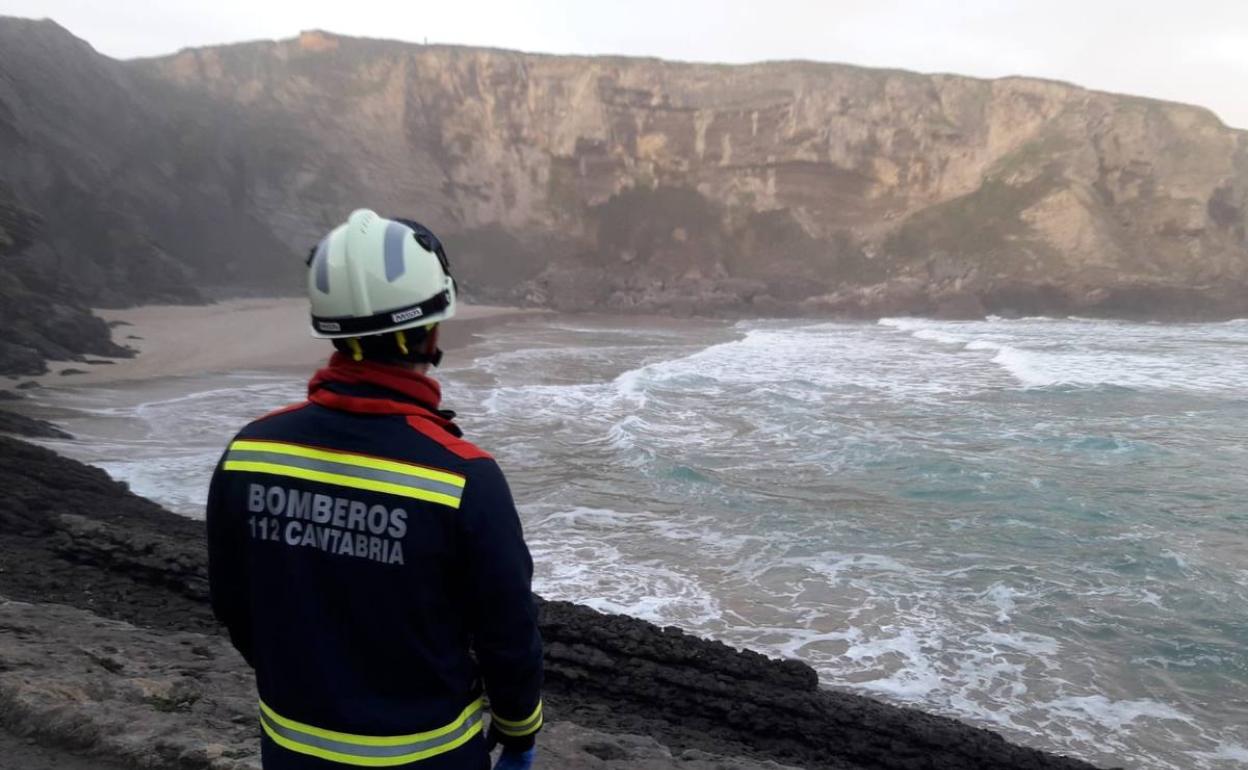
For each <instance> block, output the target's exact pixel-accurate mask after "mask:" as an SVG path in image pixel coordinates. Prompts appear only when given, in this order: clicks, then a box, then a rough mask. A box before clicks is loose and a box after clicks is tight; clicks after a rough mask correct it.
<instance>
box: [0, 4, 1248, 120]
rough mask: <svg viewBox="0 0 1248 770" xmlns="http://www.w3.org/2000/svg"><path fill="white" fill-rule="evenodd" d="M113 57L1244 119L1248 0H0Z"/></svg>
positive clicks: (5, 9) (7, 9) (7, 10)
mask: <svg viewBox="0 0 1248 770" xmlns="http://www.w3.org/2000/svg"><path fill="white" fill-rule="evenodd" d="M0 14H6V15H15V16H31V17H51V18H53V19H55V20H56V21H57V22H59V23H60V24H62V25H63V26H65V27H67V28H69V30H70V31H72V32H73V33H74V34H76V35H78V36H79V37H82V38H85V39H86V40H87V41H88V42H90V43H91V44H92V45H93V46H95V48H96V49H97V50H99V51H101V52H103V53H106V54H108V55H110V56H115V57H119V58H127V57H134V56H152V55H157V54H164V53H170V52H173V51H176V50H178V49H180V48H184V47H187V46H200V45H213V44H217V43H228V42H237V41H241V40H254V39H257V38H282V37H291V36H292V35H295V34H297V33H298V32H299V31H300V30H304V29H327V30H330V31H333V32H340V33H343V34H348V35H363V36H369V37H387V38H397V39H402V40H411V41H415V42H422V41H424V40H426V39H427V40H428V41H429V42H431V43H433V42H437V43H461V44H464V45H488V46H496V47H501V48H516V49H521V50H525V51H540V52H547V53H580V54H603V53H615V54H630V55H639V56H661V57H664V58H669V59H685V60H693V61H717V62H748V61H761V60H768V59H813V60H817V61H834V62H848V63H851V64H862V65H868V66H879V67H897V68H902V69H911V70H918V71H921V72H954V73H959V74H966V75H978V76H982V77H997V76H1001V75H1031V76H1036V77H1048V78H1057V79H1060V80H1068V81H1072V82H1075V83H1078V84H1080V85H1085V86H1089V87H1092V88H1100V89H1105V90H1109V91H1119V92H1124V93H1132V94H1141V95H1145V96H1155V97H1159V98H1163V99H1173V100H1176V101H1183V102H1190V103H1194V104H1201V105H1204V106H1206V107H1210V108H1212V109H1213V110H1214V111H1215V112H1217V113H1218V115H1219V116H1221V117H1222V119H1223V120H1224V121H1226V122H1227V123H1229V124H1231V125H1234V126H1237V127H1240V128H1248V0H1184V1H1183V2H1179V1H1178V0H1133V1H1130V2H1128V1H1126V0H1075V1H1072V0H1031V1H1025V0H1013V1H1012V2H1011V1H1010V0H825V1H824V2H818V1H817V0H752V1H751V0H720V2H713V1H712V0H627V1H624V2H621V1H619V0H531V1H530V2H524V0H520V1H516V0H502V1H501V2H471V1H470V0H437V1H436V2H421V1H420V0H416V1H411V0H409V1H408V2H380V1H379V0H340V1H339V2H322V1H321V0H295V1H292V0H271V1H266V0H111V2H101V1H100V0H0Z"/></svg>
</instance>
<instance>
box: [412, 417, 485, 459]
mask: <svg viewBox="0 0 1248 770" xmlns="http://www.w3.org/2000/svg"><path fill="white" fill-rule="evenodd" d="M407 426H408V427H409V428H411V429H412V430H414V431H416V432H417V433H419V434H421V435H422V436H424V437H425V438H428V439H430V440H432V441H433V442H434V443H436V444H438V446H440V447H442V448H443V449H445V450H446V451H447V452H449V453H450V454H451V455H454V456H455V457H456V458H458V459H459V460H460V461H462V462H463V463H465V467H472V466H473V465H480V464H493V462H494V458H493V457H491V456H490V453H489V452H486V451H485V450H484V449H482V448H481V447H479V446H477V445H476V444H474V443H472V442H471V441H468V440H466V439H464V438H462V437H460V436H456V435H455V434H454V433H451V432H450V431H449V430H447V429H446V428H444V427H442V426H441V425H439V424H438V422H437V421H436V420H433V419H431V418H428V417H424V416H422V415H410V416H408V418H407ZM474 461H485V462H484V463H477V462H474Z"/></svg>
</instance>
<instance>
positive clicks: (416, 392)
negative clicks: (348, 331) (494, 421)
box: [308, 353, 460, 435]
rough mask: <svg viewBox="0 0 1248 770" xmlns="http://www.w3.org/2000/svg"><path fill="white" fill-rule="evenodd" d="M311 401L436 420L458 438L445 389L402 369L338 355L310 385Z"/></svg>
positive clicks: (369, 411) (335, 407)
mask: <svg viewBox="0 0 1248 770" xmlns="http://www.w3.org/2000/svg"><path fill="white" fill-rule="evenodd" d="M308 400H309V401H311V402H312V403H314V404H319V405H321V406H324V407H328V408H330V409H339V410H342V411H346V412H355V413H357V414H402V415H413V416H418V417H423V418H425V419H429V420H432V421H433V422H435V423H437V424H438V425H439V426H440V427H442V428H444V429H445V430H447V431H450V432H451V433H453V434H455V435H460V433H459V429H458V428H457V427H456V426H455V423H453V422H452V421H451V420H452V419H453V418H454V417H455V413H454V412H450V411H446V410H442V409H440V408H439V406H440V405H441V403H442V387H441V386H440V385H438V383H437V381H436V380H434V379H433V378H431V377H426V376H425V375H423V374H420V373H418V372H413V371H411V370H409V369H404V368H402V367H399V366H389V365H387V364H379V363H376V362H373V361H353V360H351V358H350V357H348V356H345V355H343V354H342V353H334V355H333V356H332V357H331V358H330V359H329V365H328V366H326V367H324V368H323V369H320V370H318V371H317V372H316V374H314V375H313V376H312V379H311V381H309V382H308Z"/></svg>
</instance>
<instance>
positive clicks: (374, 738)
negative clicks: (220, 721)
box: [260, 698, 485, 746]
mask: <svg viewBox="0 0 1248 770" xmlns="http://www.w3.org/2000/svg"><path fill="white" fill-rule="evenodd" d="M484 707H485V699H484V698H477V699H476V700H475V701H473V702H472V703H469V704H468V706H467V707H466V708H465V709H464V710H463V711H461V712H460V714H459V716H458V717H456V718H455V721H454V722H451V723H450V724H448V725H445V726H443V727H439V728H437V729H436V730H429V731H427V732H423V733H410V734H408V735H385V736H378V735H357V734H355V733H340V732H338V731H337V730H326V729H324V728H322V727H313V726H312V725H308V724H304V723H303V722H296V721H295V720H293V719H289V718H287V717H284V716H281V715H280V714H278V713H277V712H276V711H274V710H273V709H272V708H270V707H269V704H267V703H265V702H264V701H263V700H262V701H260V708H261V710H263V711H264V713H265V714H267V715H268V717H269V719H272V720H273V721H274V722H277V723H278V724H279V725H281V726H282V727H288V728H290V729H291V730H298V731H299V732H303V733H307V734H309V735H315V736H318V737H320V738H328V739H329V740H331V741H341V742H343V743H357V744H359V745H361V746H396V745H398V744H400V743H416V742H417V741H428V740H433V739H434V738H438V737H441V736H443V735H446V734H447V733H451V732H454V731H456V730H458V729H459V728H460V726H462V725H463V724H464V722H467V721H468V720H469V719H471V718H472V715H473V714H475V713H477V712H478V711H480V710H481V709H482V708H484Z"/></svg>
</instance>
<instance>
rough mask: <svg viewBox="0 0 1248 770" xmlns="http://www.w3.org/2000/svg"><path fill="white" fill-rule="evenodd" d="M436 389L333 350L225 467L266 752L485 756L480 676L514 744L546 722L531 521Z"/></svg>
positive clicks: (245, 642) (235, 598) (468, 763)
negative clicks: (297, 399)
mask: <svg viewBox="0 0 1248 770" xmlns="http://www.w3.org/2000/svg"><path fill="white" fill-rule="evenodd" d="M439 399H440V392H439V388H438V385H437V383H436V382H434V381H433V380H431V379H429V378H427V377H424V376H422V375H419V374H414V373H412V372H409V371H406V370H404V369H400V368H397V367H390V366H384V365H379V364H374V363H370V362H362V363H355V362H352V361H351V360H350V359H349V358H347V357H345V356H342V355H341V354H338V355H335V356H334V358H333V359H331V361H330V365H329V366H328V367H327V368H325V369H322V370H321V371H320V372H318V373H317V375H316V376H315V377H314V378H313V379H312V381H311V383H310V385H309V398H308V401H307V402H306V403H304V404H299V405H295V406H293V407H288V408H287V409H284V410H281V411H279V412H276V413H274V414H271V415H269V416H267V417H264V418H262V419H260V420H257V421H255V422H253V423H251V424H250V425H248V426H247V427H246V428H244V429H243V430H242V431H241V432H240V433H239V434H238V435H237V436H236V437H235V439H234V440H233V441H232V442H231V444H230V447H229V448H228V449H227V451H226V453H225V455H224V457H223V458H222V460H221V463H220V465H218V467H217V470H216V473H215V474H214V475H213V479H212V485H211V488H210V492H209V498H208V510H207V526H208V546H209V577H210V582H211V596H212V607H213V611H214V612H215V614H216V616H217V617H218V618H219V619H220V620H221V622H222V623H224V624H225V626H226V628H227V629H228V630H229V633H230V638H231V639H232V641H233V642H234V645H235V647H237V648H238V650H239V652H241V653H242V655H243V657H244V658H245V659H246V660H247V662H248V663H249V664H251V666H252V667H253V668H254V669H255V673H256V684H257V687H258V690H259V694H260V700H261V704H260V708H261V714H260V718H261V727H262V728H263V740H264V763H265V767H266V768H278V770H305V769H308V768H330V767H342V766H344V765H347V766H351V765H356V766H379V765H380V766H413V767H417V768H421V770H424V769H425V768H430V769H432V768H442V767H445V768H476V767H480V766H483V764H484V763H485V762H486V761H487V758H486V755H485V748H484V741H483V739H482V737H481V732H482V728H483V724H484V722H483V717H484V708H483V706H482V705H481V696H482V695H483V692H484V693H488V707H489V710H490V711H491V712H492V719H491V730H490V731H491V735H492V737H494V738H497V739H498V740H499V741H501V742H502V743H503V744H504V745H510V746H516V747H524V746H527V745H532V742H533V736H534V734H535V733H536V732H537V730H538V729H539V728H540V727H541V724H542V709H541V699H540V690H541V684H542V647H541V638H540V637H539V635H538V630H537V619H536V611H535V608H534V604H533V599H532V595H531V593H530V582H531V578H532V569H533V567H532V561H531V559H530V557H529V552H528V548H527V547H526V546H525V543H524V538H523V534H522V532H521V528H520V520H519V517H518V516H517V515H516V510H515V505H514V503H513V502H512V498H511V492H510V490H509V489H508V487H507V482H506V480H505V479H504V478H503V474H502V472H501V471H500V470H499V468H498V465H497V464H496V463H495V462H494V461H493V460H492V459H491V458H490V457H489V455H487V454H485V453H484V452H482V451H481V450H480V449H478V448H477V447H475V446H473V445H472V444H470V443H468V442H466V441H464V440H463V439H462V438H461V437H460V436H461V434H460V432H459V430H458V429H457V428H456V427H455V425H454V423H452V422H451V421H450V419H449V417H450V415H449V413H446V412H441V411H439V408H438V407H439ZM473 653H475V659H474V655H473Z"/></svg>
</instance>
